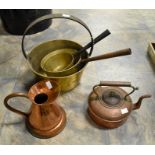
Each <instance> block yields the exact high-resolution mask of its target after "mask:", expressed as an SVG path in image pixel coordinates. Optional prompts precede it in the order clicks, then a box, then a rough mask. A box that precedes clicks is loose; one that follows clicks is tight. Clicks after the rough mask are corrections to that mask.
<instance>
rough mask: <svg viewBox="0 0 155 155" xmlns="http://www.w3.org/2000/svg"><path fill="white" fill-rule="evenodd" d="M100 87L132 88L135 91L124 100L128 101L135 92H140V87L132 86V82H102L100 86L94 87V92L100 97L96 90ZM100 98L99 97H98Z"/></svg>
mask: <svg viewBox="0 0 155 155" xmlns="http://www.w3.org/2000/svg"><path fill="white" fill-rule="evenodd" d="M99 86H113V87H131V88H132V89H133V90H132V91H131V92H130V93H128V94H127V95H126V96H125V97H124V99H126V97H127V96H129V95H131V94H132V93H133V92H134V91H135V90H138V87H134V86H132V85H131V82H126V81H101V82H100V84H98V85H95V86H94V87H93V92H94V93H95V94H96V95H97V96H98V94H97V92H96V90H95V88H96V87H99ZM98 97H99V96H98Z"/></svg>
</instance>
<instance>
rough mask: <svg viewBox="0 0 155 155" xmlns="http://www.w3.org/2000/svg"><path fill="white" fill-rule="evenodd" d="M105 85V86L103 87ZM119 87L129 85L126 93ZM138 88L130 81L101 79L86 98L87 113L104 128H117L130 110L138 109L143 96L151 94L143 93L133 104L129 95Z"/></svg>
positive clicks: (146, 96)
mask: <svg viewBox="0 0 155 155" xmlns="http://www.w3.org/2000/svg"><path fill="white" fill-rule="evenodd" d="M105 86H107V87H105ZM120 87H131V88H132V91H131V92H130V93H127V92H126V91H124V90H123V89H122V88H120ZM137 89H138V88H136V87H134V86H132V85H131V83H130V82H120V81H115V82H114V81H102V82H100V84H98V85H95V86H94V87H93V91H92V92H91V94H90V95H89V99H88V104H89V106H88V113H89V115H90V117H91V118H92V120H93V121H94V122H95V123H96V124H98V125H100V126H102V127H105V128H117V127H119V126H121V125H122V124H123V123H124V122H125V121H126V120H127V118H128V116H129V114H130V113H131V111H132V110H136V109H139V108H140V106H141V102H142V100H143V99H144V98H149V97H151V95H143V96H141V97H140V98H139V100H138V101H137V102H136V103H135V104H133V103H132V100H131V97H130V96H129V95H130V94H132V93H133V92H134V91H135V90H137Z"/></svg>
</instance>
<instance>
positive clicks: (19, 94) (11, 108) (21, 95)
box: [4, 93, 28, 117]
mask: <svg viewBox="0 0 155 155" xmlns="http://www.w3.org/2000/svg"><path fill="white" fill-rule="evenodd" d="M13 97H26V98H28V96H27V95H25V94H23V93H12V94H10V95H8V96H6V97H5V99H4V105H5V106H6V108H7V109H9V110H11V111H13V112H15V113H17V114H20V115H23V116H26V117H27V116H28V113H25V112H22V111H20V110H17V109H14V108H13V107H11V106H10V105H9V104H8V100H9V99H11V98H13Z"/></svg>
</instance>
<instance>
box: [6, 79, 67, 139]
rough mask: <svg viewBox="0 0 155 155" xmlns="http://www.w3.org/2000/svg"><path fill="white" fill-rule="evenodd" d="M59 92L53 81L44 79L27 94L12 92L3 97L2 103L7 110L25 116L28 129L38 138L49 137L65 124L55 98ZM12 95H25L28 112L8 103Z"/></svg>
mask: <svg viewBox="0 0 155 155" xmlns="http://www.w3.org/2000/svg"><path fill="white" fill-rule="evenodd" d="M59 93H60V89H59V86H58V85H57V83H56V82H55V81H51V80H44V81H40V82H38V83H36V84H34V85H33V86H32V87H31V88H30V89H29V92H28V94H23V93H12V94H10V95H8V96H7V97H6V98H5V99H4V104H5V106H6V108H8V109H9V110H11V111H13V112H15V113H17V114H20V115H23V116H25V118H26V119H25V120H26V121H25V122H26V127H27V129H28V131H29V132H30V133H31V134H32V135H34V136H36V137H38V138H49V137H53V136H55V135H57V134H58V133H59V132H61V131H62V130H63V128H64V127H65V124H66V114H65V111H64V110H63V109H62V107H60V106H59V105H58V104H57V101H56V98H57V97H58V95H59ZM13 97H26V98H28V99H29V100H30V101H31V102H32V105H31V108H30V110H29V112H28V113H25V112H22V111H20V110H17V109H14V108H13V107H12V106H11V105H9V104H8V100H9V99H10V98H13Z"/></svg>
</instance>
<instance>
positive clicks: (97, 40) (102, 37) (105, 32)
mask: <svg viewBox="0 0 155 155" xmlns="http://www.w3.org/2000/svg"><path fill="white" fill-rule="evenodd" d="M110 34H111V32H110V31H109V30H108V29H107V30H105V31H104V32H102V33H101V34H100V35H99V36H97V37H96V38H95V39H94V44H96V43H98V42H99V41H100V40H102V39H104V38H106V37H107V36H109V35H110ZM91 46H92V42H89V43H88V44H87V45H85V46H84V47H83V48H82V49H80V50H79V52H77V53H76V54H77V55H80V54H81V53H82V52H84V51H85V50H86V49H88V48H89V47H91Z"/></svg>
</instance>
